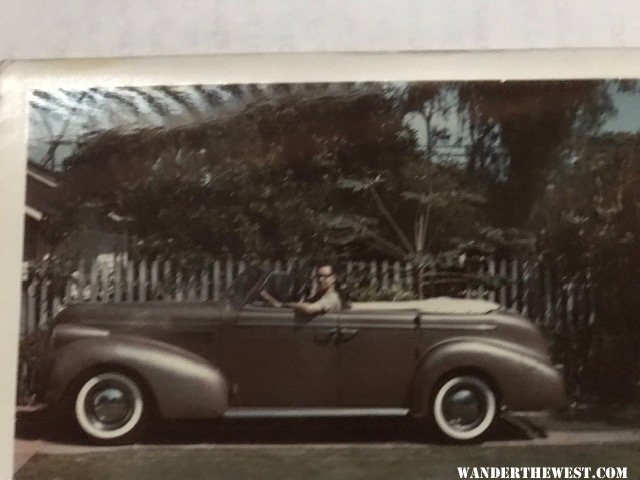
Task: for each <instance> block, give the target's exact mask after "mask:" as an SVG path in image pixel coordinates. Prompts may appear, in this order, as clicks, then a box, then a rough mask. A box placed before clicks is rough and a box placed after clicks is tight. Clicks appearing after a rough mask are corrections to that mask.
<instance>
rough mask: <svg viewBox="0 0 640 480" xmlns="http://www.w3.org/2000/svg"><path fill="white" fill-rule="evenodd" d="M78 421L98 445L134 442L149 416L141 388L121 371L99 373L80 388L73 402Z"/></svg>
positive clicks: (82, 429) (81, 428)
mask: <svg viewBox="0 0 640 480" xmlns="http://www.w3.org/2000/svg"><path fill="white" fill-rule="evenodd" d="M73 410H74V418H75V421H76V423H77V425H78V427H79V428H80V430H81V431H82V433H83V434H84V435H85V436H86V437H88V438H89V439H90V440H92V441H93V442H95V443H103V444H117V443H126V442H127V441H131V440H132V439H133V438H134V437H135V436H136V435H137V434H138V433H139V431H140V429H141V425H142V422H143V417H144V414H145V402H144V396H143V393H142V390H141V388H140V386H139V385H138V384H137V383H136V382H135V381H134V380H133V379H131V378H130V377H129V376H127V375H125V374H123V373H120V372H102V373H97V374H95V375H94V376H92V377H90V378H89V379H88V380H86V381H84V382H83V383H82V384H81V385H80V386H79V388H78V390H77V393H76V394H75V399H74V401H73Z"/></svg>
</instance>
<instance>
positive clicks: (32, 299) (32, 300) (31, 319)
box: [27, 278, 39, 333]
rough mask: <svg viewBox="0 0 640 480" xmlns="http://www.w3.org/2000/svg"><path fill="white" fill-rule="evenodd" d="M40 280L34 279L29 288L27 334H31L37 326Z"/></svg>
mask: <svg viewBox="0 0 640 480" xmlns="http://www.w3.org/2000/svg"><path fill="white" fill-rule="evenodd" d="M38 283H39V282H38V280H37V279H36V278H34V279H33V280H32V281H31V285H29V287H28V288H27V298H28V300H27V305H28V307H27V333H31V332H32V331H33V330H34V329H35V326H36V292H37V291H38Z"/></svg>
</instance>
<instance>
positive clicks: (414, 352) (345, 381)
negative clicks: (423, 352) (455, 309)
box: [336, 310, 420, 408]
mask: <svg viewBox="0 0 640 480" xmlns="http://www.w3.org/2000/svg"><path fill="white" fill-rule="evenodd" d="M415 318H416V313H415V312H411V311H394V312H381V311H368V312H367V311H350V310H343V311H342V312H341V313H340V318H339V333H338V336H337V340H336V343H337V346H338V398H339V406H340V407H343V408H403V407H405V406H406V395H407V390H408V386H409V383H410V381H411V378H412V374H413V370H414V366H415V363H416V361H417V358H418V356H419V336H420V329H419V328H418V325H417V324H416V322H415Z"/></svg>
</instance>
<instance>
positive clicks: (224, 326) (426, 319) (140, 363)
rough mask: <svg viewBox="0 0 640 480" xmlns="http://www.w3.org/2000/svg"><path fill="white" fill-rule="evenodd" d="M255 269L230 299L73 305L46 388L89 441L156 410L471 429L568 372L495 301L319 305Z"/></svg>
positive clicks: (156, 415) (59, 333) (540, 404)
mask: <svg viewBox="0 0 640 480" xmlns="http://www.w3.org/2000/svg"><path fill="white" fill-rule="evenodd" d="M278 280H279V274H277V273H274V272H266V271H261V270H258V269H248V270H246V271H245V272H243V273H242V274H241V275H239V277H238V278H237V279H236V281H235V283H234V285H233V286H232V288H231V289H230V291H229V293H228V298H227V299H226V300H225V301H224V302H200V303H196V302H193V303H184V302H180V303H178V302H175V303H167V302H152V303H138V304H135V303H123V304H88V303H83V304H75V305H72V306H69V307H67V308H66V309H64V310H63V311H62V312H60V313H59V314H58V316H57V317H56V318H55V319H54V321H53V325H52V329H51V334H50V336H49V338H48V347H47V351H48V354H47V356H46V368H45V377H46V381H45V391H44V397H45V400H46V402H47V403H48V404H49V405H52V406H55V407H57V408H59V409H60V412H61V413H62V414H63V415H66V416H68V418H69V419H70V420H71V421H72V422H73V423H74V424H75V426H76V427H77V428H78V430H79V431H80V432H81V433H82V434H84V436H85V437H86V439H87V440H89V441H91V442H93V443H100V444H113V443H126V442H130V441H133V440H134V439H135V438H136V436H137V435H138V434H139V433H140V431H141V429H142V428H143V427H144V426H145V425H146V424H148V422H150V421H152V420H154V419H156V420H157V419H160V418H164V419H197V418H202V419H204V418H218V417H232V416H236V417H237V416H245V417H247V416H262V415H279V416H289V415H291V416H307V415H308V416H318V415H330V416H339V415H410V416H412V417H414V418H416V419H423V420H428V421H430V422H431V423H432V424H433V425H435V427H437V429H439V431H440V432H441V433H442V434H444V436H445V437H448V438H449V439H453V440H454V441H458V442H467V441H477V440H478V439H479V438H480V437H482V436H483V435H484V434H485V433H486V432H487V431H488V430H489V429H490V427H491V425H492V423H493V421H494V419H495V418H496V416H497V415H498V414H499V413H500V412H501V411H503V410H506V409H508V410H518V411H520V410H540V409H548V408H555V407H559V406H561V405H562V403H563V401H564V393H563V382H562V379H561V375H560V374H559V373H558V372H557V371H556V370H555V369H554V367H553V365H552V363H551V361H550V357H549V352H548V350H547V347H546V345H545V342H544V339H543V338H542V336H541V334H540V333H539V332H538V331H537V329H536V328H535V326H534V325H532V324H531V323H530V322H528V321H527V320H525V319H523V318H520V317H518V316H516V315H514V314H512V313H509V312H507V311H504V310H501V309H500V307H499V306H498V305H497V304H495V303H492V302H486V301H477V300H463V299H451V298H447V297H440V298H433V299H428V300H420V301H407V302H367V303H353V304H352V305H350V307H349V308H344V309H342V310H341V311H338V312H329V313H325V314H319V315H315V316H305V315H301V314H298V313H295V312H294V310H293V309H290V308H275V307H269V306H265V305H262V304H260V303H259V299H260V295H259V293H260V292H262V291H263V290H265V289H266V290H268V291H271V292H272V294H273V295H275V296H277V295H278V294H279V292H278V288H277V284H278Z"/></svg>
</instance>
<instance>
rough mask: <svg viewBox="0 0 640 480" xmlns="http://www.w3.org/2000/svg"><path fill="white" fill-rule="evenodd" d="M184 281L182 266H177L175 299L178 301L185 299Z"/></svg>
mask: <svg viewBox="0 0 640 480" xmlns="http://www.w3.org/2000/svg"><path fill="white" fill-rule="evenodd" d="M182 287H183V282H182V268H180V267H178V266H176V297H175V299H176V300H177V301H178V302H182V301H183V300H184V297H185V295H184V291H183V290H182Z"/></svg>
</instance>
